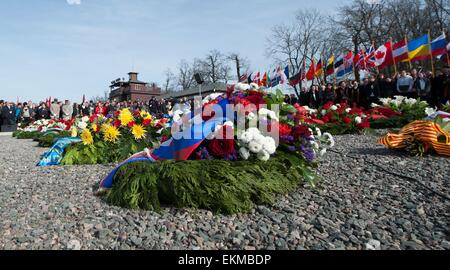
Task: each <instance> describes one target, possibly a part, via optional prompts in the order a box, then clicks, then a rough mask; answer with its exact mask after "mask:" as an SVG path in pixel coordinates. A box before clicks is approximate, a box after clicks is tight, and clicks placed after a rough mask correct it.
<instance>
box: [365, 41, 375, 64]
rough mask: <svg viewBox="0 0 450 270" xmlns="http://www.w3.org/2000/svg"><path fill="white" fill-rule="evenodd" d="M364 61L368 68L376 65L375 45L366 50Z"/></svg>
mask: <svg viewBox="0 0 450 270" xmlns="http://www.w3.org/2000/svg"><path fill="white" fill-rule="evenodd" d="M364 62H365V65H366V68H373V67H375V47H374V46H373V45H371V46H370V47H369V49H368V50H366V56H365V57H364Z"/></svg>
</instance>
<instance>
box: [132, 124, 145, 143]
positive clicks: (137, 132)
mask: <svg viewBox="0 0 450 270" xmlns="http://www.w3.org/2000/svg"><path fill="white" fill-rule="evenodd" d="M146 133H147V130H145V129H144V127H143V126H142V125H134V126H133V127H132V128H131V134H133V135H134V138H135V139H136V140H140V139H143V138H145V134H146Z"/></svg>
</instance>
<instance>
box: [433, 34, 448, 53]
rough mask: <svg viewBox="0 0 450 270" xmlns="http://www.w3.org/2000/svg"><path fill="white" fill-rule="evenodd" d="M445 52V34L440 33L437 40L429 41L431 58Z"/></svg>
mask: <svg viewBox="0 0 450 270" xmlns="http://www.w3.org/2000/svg"><path fill="white" fill-rule="evenodd" d="M446 52H447V41H446V40H445V33H442V35H440V36H439V37H438V38H436V39H435V40H433V41H431V53H432V54H433V56H439V55H443V54H445V53H446Z"/></svg>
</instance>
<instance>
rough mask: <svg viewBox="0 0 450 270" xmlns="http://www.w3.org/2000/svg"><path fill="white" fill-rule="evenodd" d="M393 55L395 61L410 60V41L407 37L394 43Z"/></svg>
mask: <svg viewBox="0 0 450 270" xmlns="http://www.w3.org/2000/svg"><path fill="white" fill-rule="evenodd" d="M392 56H393V57H394V61H395V63H399V62H403V61H405V60H408V59H409V57H408V43H407V42H406V39H403V40H402V41H399V42H397V43H395V44H392Z"/></svg>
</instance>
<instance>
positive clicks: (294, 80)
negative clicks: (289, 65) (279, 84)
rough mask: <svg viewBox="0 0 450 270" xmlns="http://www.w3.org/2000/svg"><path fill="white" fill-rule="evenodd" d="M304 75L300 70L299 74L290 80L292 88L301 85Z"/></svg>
mask: <svg viewBox="0 0 450 270" xmlns="http://www.w3.org/2000/svg"><path fill="white" fill-rule="evenodd" d="M302 74H303V71H302V70H299V72H298V73H297V74H295V75H294V76H292V77H291V78H290V79H289V84H290V85H291V86H296V85H297V84H299V83H300V82H301V81H302Z"/></svg>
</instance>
